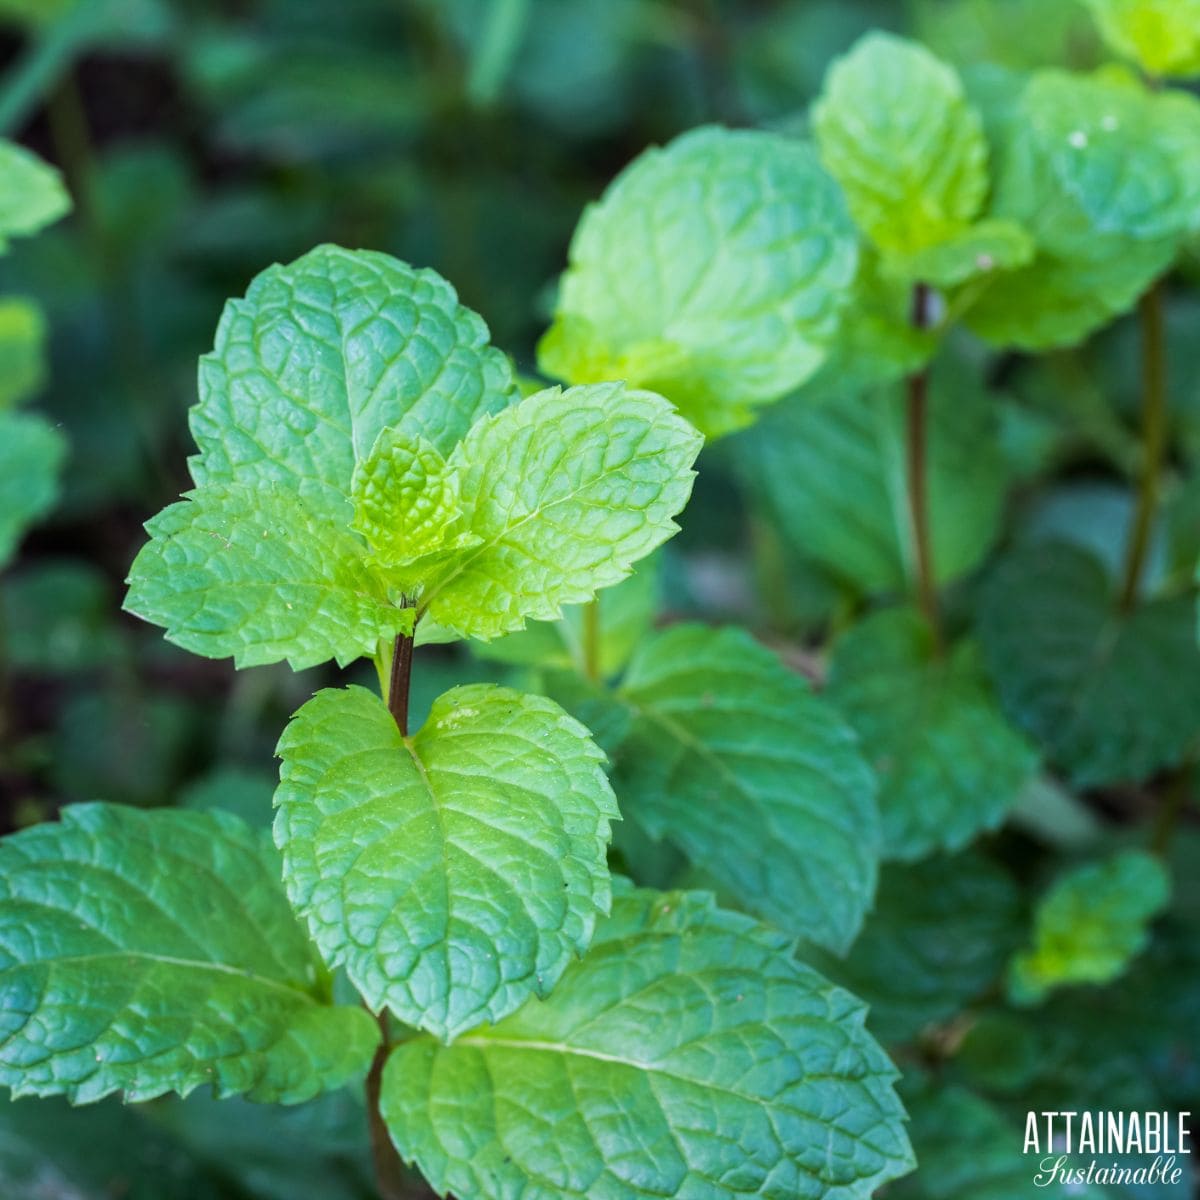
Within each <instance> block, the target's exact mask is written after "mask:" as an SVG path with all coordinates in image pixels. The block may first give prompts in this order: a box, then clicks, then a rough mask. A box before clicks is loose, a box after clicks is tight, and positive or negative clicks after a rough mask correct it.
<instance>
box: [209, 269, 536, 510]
mask: <svg viewBox="0 0 1200 1200" xmlns="http://www.w3.org/2000/svg"><path fill="white" fill-rule="evenodd" d="M487 338H488V333H487V327H486V326H485V325H484V323H483V321H482V320H481V319H480V318H479V317H478V316H477V315H476V314H475V313H473V312H472V311H471V310H470V309H468V308H464V307H463V306H462V305H461V304H459V303H458V298H457V296H456V294H455V292H454V289H453V288H452V287H451V286H450V285H449V284H448V283H447V282H446V281H445V280H444V279H442V277H441V276H440V275H438V274H436V273H435V272H433V271H424V270H422V271H418V270H414V269H413V268H412V267H410V266H408V265H407V264H406V263H402V262H400V261H398V260H397V259H394V258H391V257H390V256H388V255H386V254H379V253H375V252H374V251H367V250H358V251H350V250H343V249H341V248H339V247H337V246H319V247H318V248H317V249H315V250H312V251H310V252H309V253H308V254H306V255H304V257H303V258H300V259H297V260H296V261H295V262H294V263H291V264H290V265H288V266H274V267H270V268H268V269H267V270H266V271H264V272H263V273H262V274H261V275H259V276H258V277H257V278H256V279H255V280H254V282H253V283H251V285H250V288H249V290H248V291H247V293H246V297H245V299H244V300H231V301H229V303H228V304H227V305H226V306H225V312H224V314H223V315H222V317H221V323H220V325H219V326H218V328H217V337H216V346H215V348H214V350H213V352H212V353H211V354H208V355H206V356H205V357H204V358H203V359H201V361H200V403H199V404H198V405H197V406H196V407H195V408H193V409H192V412H191V427H192V433H193V435H194V436H195V438H196V443H197V445H198V446H199V447H200V451H201V453H200V455H199V456H198V457H196V458H193V459H192V462H191V465H192V476H193V478H194V479H195V481H196V483H197V484H200V485H205V484H232V483H236V484H242V485H245V486H247V487H258V486H260V485H262V484H263V483H279V484H284V485H286V487H287V488H288V489H290V490H292V491H296V492H298V493H299V494H300V495H301V496H302V497H304V498H305V499H307V500H309V501H311V502H312V504H313V507H314V509H315V510H316V511H318V512H321V513H324V514H326V515H328V516H330V517H337V518H338V519H340V520H344V521H346V522H348V521H349V520H350V518H351V515H352V512H351V505H350V500H349V497H350V494H351V480H352V478H353V474H354V468H355V467H356V465H357V464H358V463H360V462H362V461H363V460H365V459H366V458H367V456H368V455H369V454H370V452H371V450H372V448H373V447H374V446H375V442H376V439H377V438H378V436H379V434H380V432H381V431H382V430H383V429H385V428H393V429H395V430H396V432H397V433H398V434H399V435H403V436H408V437H415V436H420V437H422V438H424V439H425V440H427V441H428V442H429V443H430V444H432V445H433V447H434V448H435V449H436V450H437V451H438V453H439V454H442V455H443V456H444V455H448V454H449V453H450V450H451V449H452V448H453V446H454V445H455V443H456V442H458V440H459V439H460V438H461V437H462V436H463V435H464V434H465V433H466V431H467V430H468V429H469V428H470V427H471V425H472V423H473V422H474V421H475V420H476V419H477V418H478V417H480V416H482V415H484V414H486V413H492V412H496V411H497V410H499V409H501V408H504V407H505V406H506V405H508V404H509V403H511V402H512V401H513V400H515V399H516V396H517V390H516V384H515V383H514V381H513V375H512V368H511V367H510V365H509V362H508V360H507V359H506V358H505V357H504V355H502V354H501V353H500V351H498V350H496V349H493V348H492V347H490V346H489V345H488V340H487Z"/></svg>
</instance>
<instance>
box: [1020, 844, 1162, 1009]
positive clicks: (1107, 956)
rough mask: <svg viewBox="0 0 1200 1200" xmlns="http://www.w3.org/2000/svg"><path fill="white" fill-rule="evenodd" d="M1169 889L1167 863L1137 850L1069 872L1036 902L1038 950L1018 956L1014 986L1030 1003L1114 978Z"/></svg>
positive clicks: (1140, 943)
mask: <svg viewBox="0 0 1200 1200" xmlns="http://www.w3.org/2000/svg"><path fill="white" fill-rule="evenodd" d="M1169 894H1170V878H1169V876H1168V875H1167V873H1166V872H1165V871H1164V870H1163V867H1162V865H1161V864H1160V863H1159V862H1158V860H1157V859H1155V858H1153V857H1151V856H1150V855H1148V854H1145V853H1143V852H1141V851H1138V850H1127V851H1125V852H1124V853H1122V854H1119V855H1117V856H1116V857H1114V858H1112V859H1109V860H1108V861H1107V862H1102V863H1094V864H1089V865H1087V866H1083V867H1079V868H1077V869H1076V870H1074V871H1072V872H1070V873H1069V874H1067V875H1065V876H1064V877H1063V878H1062V879H1060V880H1058V882H1057V883H1055V885H1054V887H1053V888H1051V890H1050V891H1049V892H1048V893H1047V894H1046V895H1045V896H1044V897H1043V898H1042V900H1041V902H1040V903H1039V905H1038V910H1037V915H1036V918H1035V926H1034V938H1033V942H1034V944H1033V948H1032V949H1031V950H1029V951H1027V952H1024V953H1021V954H1019V955H1017V957H1016V958H1014V959H1013V962H1012V968H1011V970H1010V972H1009V990H1010V992H1011V993H1012V995H1013V996H1014V998H1016V999H1017V1000H1018V1001H1019V1002H1022V1003H1030V1002H1032V1001H1036V1000H1039V999H1040V998H1041V997H1043V996H1044V995H1045V994H1046V993H1047V992H1048V991H1049V990H1050V989H1051V988H1054V987H1058V986H1061V985H1063V984H1069V983H1108V982H1109V981H1110V980H1112V979H1115V978H1116V977H1117V976H1118V975H1119V974H1120V973H1121V972H1122V971H1123V970H1124V969H1125V967H1126V965H1127V964H1128V962H1129V960H1130V959H1131V958H1133V957H1134V955H1136V954H1137V953H1138V952H1139V951H1140V950H1142V949H1143V948H1144V947H1145V945H1146V938H1147V933H1146V925H1147V923H1148V922H1149V920H1150V919H1151V918H1152V917H1154V916H1156V915H1157V914H1158V913H1159V912H1160V911H1161V910H1162V909H1163V908H1164V907H1165V906H1166V903H1167V899H1168V896H1169Z"/></svg>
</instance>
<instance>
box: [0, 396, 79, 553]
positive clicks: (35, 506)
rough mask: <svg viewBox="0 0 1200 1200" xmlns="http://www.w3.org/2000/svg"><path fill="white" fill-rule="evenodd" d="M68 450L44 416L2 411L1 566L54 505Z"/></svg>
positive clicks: (0, 475) (0, 464) (0, 428)
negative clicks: (26, 532) (59, 473)
mask: <svg viewBox="0 0 1200 1200" xmlns="http://www.w3.org/2000/svg"><path fill="white" fill-rule="evenodd" d="M66 453H67V447H66V443H65V442H64V441H63V439H62V437H61V435H60V434H59V433H58V432H57V431H56V430H55V429H53V428H52V427H51V426H50V425H49V424H48V423H47V422H46V421H45V420H43V419H42V418H41V417H39V416H36V415H34V414H31V413H21V412H3V411H0V565H3V564H4V563H6V562H7V561H8V560H9V558H11V557H12V554H13V551H14V550H15V549H16V546H17V543H18V541H19V540H20V538H21V536H22V535H23V534H24V532H25V530H26V529H27V528H28V527H29V526H30V525H31V524H33V522H34V521H36V520H37V519H38V518H39V517H41V516H44V515H45V514H46V513H47V512H48V511H49V510H50V508H51V507H52V505H53V504H54V501H55V498H56V497H57V495H58V482H57V478H58V472H59V468H60V466H61V464H62V462H63V459H64V458H65V457H66Z"/></svg>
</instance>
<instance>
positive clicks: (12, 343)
mask: <svg viewBox="0 0 1200 1200" xmlns="http://www.w3.org/2000/svg"><path fill="white" fill-rule="evenodd" d="M45 341H46V320H45V318H44V317H43V316H42V310H41V309H40V308H38V306H37V305H36V304H33V303H32V302H31V301H29V300H25V299H23V298H22V297H20V296H5V297H2V298H0V412H2V411H3V410H4V409H6V408H11V407H12V406H13V405H15V404H19V403H20V402H21V401H22V400H25V399H27V398H28V397H29V396H30V395H32V394H33V393H34V392H36V391H37V390H38V388H39V387H41V385H42V380H43V378H44V376H45V372H46V363H45Z"/></svg>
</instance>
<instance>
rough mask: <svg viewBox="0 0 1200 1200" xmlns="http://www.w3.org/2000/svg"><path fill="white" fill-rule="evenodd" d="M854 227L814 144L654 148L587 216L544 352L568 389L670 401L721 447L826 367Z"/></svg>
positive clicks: (757, 137)
mask: <svg viewBox="0 0 1200 1200" xmlns="http://www.w3.org/2000/svg"><path fill="white" fill-rule="evenodd" d="M855 242H856V237H855V232H854V227H853V225H852V224H851V222H850V219H849V217H848V215H847V213H846V209H845V204H844V202H843V201H842V198H841V196H840V195H839V194H838V189H837V187H836V185H835V184H834V183H833V181H832V180H831V179H829V177H828V176H827V175H826V174H825V173H824V171H822V170H821V167H820V165H819V164H818V162H817V160H816V155H815V154H813V152H812V151H811V150H810V149H809V148H808V147H807V146H805V145H803V144H801V143H798V142H795V141H791V140H789V139H786V138H783V137H780V136H778V135H777V134H771V133H760V132H753V131H749V130H739V131H732V130H728V129H718V128H712V127H709V128H703V129H696V130H692V131H691V132H690V133H687V134H684V135H683V136H682V137H680V138H677V139H676V140H675V141H673V142H671V143H670V145H668V146H666V147H664V148H662V149H652V150H648V151H647V152H646V153H645V154H642V155H641V156H640V157H639V158H637V159H636V160H635V161H634V162H633V163H632V164H631V165H630V166H629V167H627V168H626V170H625V171H624V172H622V174H621V175H620V176H619V177H618V178H617V179H616V180H615V181H614V182H613V184H612V185H611V186H610V187H609V189H608V191H607V192H606V193H605V194H604V197H603V199H602V200H600V201H599V202H598V203H597V204H593V205H592V206H591V207H589V208H588V209H587V211H586V212H585V213H584V215H583V219H582V220H581V221H580V223H579V227H578V228H577V229H576V231H575V237H574V239H573V240H572V242H571V265H570V267H569V268H568V270H567V272H566V274H565V275H564V276H563V279H562V287H561V292H560V295H559V301H558V311H557V314H556V316H555V321H554V325H553V326H552V328H551V329H550V331H549V332H548V333H547V334H546V336H545V337H544V338H543V339H542V343H541V345H540V346H539V347H538V359H539V362H540V364H541V367H542V370H543V371H545V372H546V373H547V374H549V375H551V376H553V377H555V378H557V379H563V380H565V381H566V382H568V383H594V382H599V381H602V380H607V379H624V380H626V381H627V382H628V383H630V384H631V385H636V386H640V387H647V388H650V389H652V390H654V391H658V392H661V393H662V394H663V395H664V396H666V397H668V399H670V400H671V401H672V402H673V403H675V404H677V405H678V406H679V408H680V410H681V411H682V412H683V414H684V415H685V416H686V417H687V418H688V419H689V420H690V421H691V422H692V423H693V424H694V425H696V426H697V428H699V429H700V430H701V431H702V432H703V433H705V434H706V435H707V436H709V437H718V436H720V435H721V434H725V433H729V432H730V431H731V430H734V429H737V428H739V427H740V426H742V425H746V424H748V423H749V422H750V421H751V420H752V419H753V415H754V414H753V410H754V408H755V407H756V406H758V405H762V404H768V403H770V402H772V401H774V400H777V399H779V397H780V396H782V395H784V394H786V393H787V392H789V391H791V390H792V389H793V388H795V387H798V386H799V385H800V384H801V383H803V382H804V381H805V380H806V379H807V378H808V377H809V376H810V375H812V374H813V372H814V371H816V369H817V368H818V367H819V366H820V365H821V363H822V361H823V360H824V358H825V353H826V348H827V347H828V345H829V343H830V341H831V340H832V338H833V336H834V333H835V332H836V329H837V322H838V313H839V311H840V310H841V308H842V305H843V304H844V302H845V299H846V289H847V287H848V286H849V284H850V281H851V279H853V277H854V265H855V259H856V247H855Z"/></svg>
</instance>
